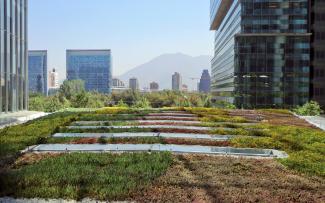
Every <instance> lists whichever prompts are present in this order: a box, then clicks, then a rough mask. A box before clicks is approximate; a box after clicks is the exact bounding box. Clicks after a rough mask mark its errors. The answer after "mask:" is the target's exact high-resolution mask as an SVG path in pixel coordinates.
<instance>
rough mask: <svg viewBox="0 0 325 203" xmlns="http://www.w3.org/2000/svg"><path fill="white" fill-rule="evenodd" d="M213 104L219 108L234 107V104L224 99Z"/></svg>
mask: <svg viewBox="0 0 325 203" xmlns="http://www.w3.org/2000/svg"><path fill="white" fill-rule="evenodd" d="M215 106H216V107H217V108H221V109H236V106H235V105H234V104H232V103H230V102H226V101H217V102H216V105H215Z"/></svg>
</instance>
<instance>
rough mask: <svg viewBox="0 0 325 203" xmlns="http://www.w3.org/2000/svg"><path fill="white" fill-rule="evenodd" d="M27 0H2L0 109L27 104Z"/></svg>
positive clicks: (26, 106) (16, 108)
mask: <svg viewBox="0 0 325 203" xmlns="http://www.w3.org/2000/svg"><path fill="white" fill-rule="evenodd" d="M27 6H28V0H0V113H4V112H15V111H20V110H26V109H27V108H28V68H27V61H28V56H27V54H28V51H27V50H28V47H27Z"/></svg>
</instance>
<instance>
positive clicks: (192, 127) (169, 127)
mask: <svg viewBox="0 0 325 203" xmlns="http://www.w3.org/2000/svg"><path fill="white" fill-rule="evenodd" d="M67 128H68V129H179V130H201V131H209V130H213V129H218V128H210V127H195V126H172V125H136V126H135V125H134V126H67ZM220 129H223V130H231V128H220Z"/></svg>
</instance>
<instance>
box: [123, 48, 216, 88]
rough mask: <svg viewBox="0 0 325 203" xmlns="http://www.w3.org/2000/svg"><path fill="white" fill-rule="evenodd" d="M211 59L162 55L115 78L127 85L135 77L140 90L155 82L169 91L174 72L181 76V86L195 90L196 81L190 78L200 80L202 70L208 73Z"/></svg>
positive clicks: (181, 55)
mask: <svg viewBox="0 0 325 203" xmlns="http://www.w3.org/2000/svg"><path fill="white" fill-rule="evenodd" d="M211 58H212V57H211V56H208V55H200V56H190V55H186V54H183V53H167V54H162V55H160V56H157V57H155V58H153V59H152V60H150V61H148V62H146V63H143V64H141V65H139V66H136V67H134V68H133V69H131V70H129V71H127V72H126V73H124V74H122V75H120V76H118V77H117V78H119V79H121V80H122V81H124V82H125V83H126V84H128V80H129V79H130V78H131V77H136V78H138V80H139V83H140V87H141V88H145V87H147V88H148V87H149V84H150V82H157V83H158V84H159V87H160V89H171V84H172V79H171V78H172V75H173V74H174V72H179V73H180V74H181V75H182V80H183V84H186V85H188V86H189V89H190V90H196V89H197V82H198V81H197V80H192V79H191V78H200V77H201V74H202V71H203V70H204V69H208V70H209V71H210V61H211Z"/></svg>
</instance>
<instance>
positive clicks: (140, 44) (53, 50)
mask: <svg viewBox="0 0 325 203" xmlns="http://www.w3.org/2000/svg"><path fill="white" fill-rule="evenodd" d="M75 1H76V0H71V1H65V0H56V1H53V0H46V1H44V0H30V1H29V9H30V15H29V38H30V39H29V49H35V50H43V49H46V50H48V55H49V59H48V63H49V65H48V67H49V69H52V68H56V69H57V70H58V72H59V73H60V81H62V80H63V79H64V78H65V70H64V68H65V67H66V64H65V50H67V49H105V48H107V47H109V48H111V49H112V50H113V51H114V54H113V56H112V57H113V67H114V70H113V75H114V76H119V75H121V74H122V73H124V72H126V71H128V70H130V69H132V68H134V67H135V66H137V65H140V64H143V63H145V62H147V61H149V60H150V59H152V58H154V57H156V56H159V55H162V54H165V53H177V52H181V53H185V54H188V55H192V56H200V55H212V50H213V46H212V44H211V43H210V42H211V40H212V39H213V34H212V33H211V32H209V30H208V29H207V27H208V25H209V3H210V2H209V1H208V0H207V1H199V2H198V1H196V0H189V1H188V0H180V1H177V2H175V1H172V0H167V1H166V0H158V1H154V2H152V1H148V0H140V1H137V2H134V1H131V0H124V1H106V0H105V1H104V0H95V1H91V2H90V1H83V0H82V1H79V0H78V4H76V3H75ZM158 8H159V9H158ZM72 9H73V12H71V10H72ZM157 9H158V10H159V11H158V10H157ZM95 10H96V12H92V11H95ZM86 11H87V12H88V13H91V16H88V15H84V12H86ZM165 12H168V13H169V15H168V16H166V15H165ZM58 13H60V15H58ZM121 13H123V15H121ZM134 16H136V17H134ZM116 19H118V20H116ZM80 22H82V23H80ZM126 23H128V26H125V25H126ZM40 24H42V25H44V27H42V29H39V25H40ZM84 24H87V25H88V26H89V27H88V28H87V29H86V30H85V29H84ZM103 25H105V26H103ZM62 28H64V35H63V34H62V33H63V32H62V31H61V30H62ZM166 30H167V31H168V30H173V32H172V33H173V34H168V33H169V32H167V33H166ZM184 32H186V33H187V34H186V36H184ZM130 33H132V34H130ZM90 36H93V37H90Z"/></svg>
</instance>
